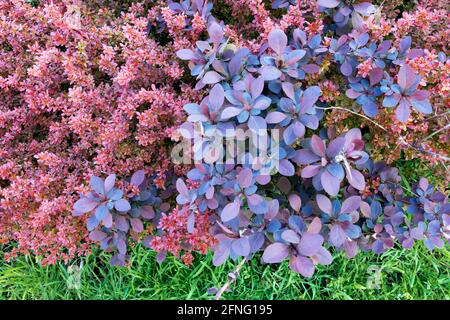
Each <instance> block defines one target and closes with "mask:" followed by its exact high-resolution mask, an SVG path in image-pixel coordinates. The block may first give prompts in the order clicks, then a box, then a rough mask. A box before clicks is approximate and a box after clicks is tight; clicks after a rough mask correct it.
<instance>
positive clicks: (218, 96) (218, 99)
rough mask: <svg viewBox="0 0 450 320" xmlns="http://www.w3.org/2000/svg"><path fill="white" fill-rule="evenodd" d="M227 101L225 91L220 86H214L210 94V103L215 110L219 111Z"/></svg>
mask: <svg viewBox="0 0 450 320" xmlns="http://www.w3.org/2000/svg"><path fill="white" fill-rule="evenodd" d="M224 99H225V91H223V88H222V86H221V85H220V84H216V85H214V87H212V89H211V91H210V92H209V97H208V100H209V103H210V105H211V106H212V107H213V108H214V110H217V111H218V110H219V109H220V107H221V106H222V105H223V101H224Z"/></svg>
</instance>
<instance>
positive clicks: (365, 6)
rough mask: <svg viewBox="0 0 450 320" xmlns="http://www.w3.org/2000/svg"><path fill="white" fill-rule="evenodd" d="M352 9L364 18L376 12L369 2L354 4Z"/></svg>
mask: <svg viewBox="0 0 450 320" xmlns="http://www.w3.org/2000/svg"><path fill="white" fill-rule="evenodd" d="M353 8H354V9H355V11H357V12H358V13H360V14H362V15H365V16H367V15H370V14H372V13H374V12H375V10H376V8H375V6H374V5H373V4H371V3H370V2H362V3H357V4H354V5H353Z"/></svg>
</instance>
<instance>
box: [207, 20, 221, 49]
mask: <svg viewBox="0 0 450 320" xmlns="http://www.w3.org/2000/svg"><path fill="white" fill-rule="evenodd" d="M208 34H209V38H210V39H211V41H212V42H214V44H216V43H220V41H222V38H223V30H222V27H221V26H220V25H219V24H218V23H216V22H213V23H212V24H211V25H210V26H209V28H208Z"/></svg>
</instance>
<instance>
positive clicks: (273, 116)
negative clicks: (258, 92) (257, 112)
mask: <svg viewBox="0 0 450 320" xmlns="http://www.w3.org/2000/svg"><path fill="white" fill-rule="evenodd" d="M284 119H286V115H285V114H284V113H282V112H278V111H273V112H270V113H269V114H268V115H267V116H266V122H267V123H271V124H272V123H280V122H281V121H283V120H284Z"/></svg>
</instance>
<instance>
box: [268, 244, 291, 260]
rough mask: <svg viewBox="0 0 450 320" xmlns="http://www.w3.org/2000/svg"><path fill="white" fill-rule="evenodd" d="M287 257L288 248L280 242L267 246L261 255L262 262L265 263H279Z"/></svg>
mask: <svg viewBox="0 0 450 320" xmlns="http://www.w3.org/2000/svg"><path fill="white" fill-rule="evenodd" d="M288 255H289V247H288V246H287V245H286V244H284V243H281V242H275V243H272V244H271V245H269V246H268V247H267V248H266V249H265V250H264V253H263V256H262V260H263V261H264V262H265V263H279V262H281V261H283V260H284V259H286V258H287V256H288Z"/></svg>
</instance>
